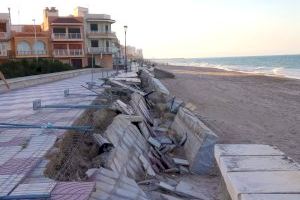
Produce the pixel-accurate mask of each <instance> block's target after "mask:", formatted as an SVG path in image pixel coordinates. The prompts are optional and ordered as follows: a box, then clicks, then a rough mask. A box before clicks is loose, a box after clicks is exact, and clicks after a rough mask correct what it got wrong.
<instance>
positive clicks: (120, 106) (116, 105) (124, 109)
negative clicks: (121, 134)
mask: <svg viewBox="0 0 300 200" xmlns="http://www.w3.org/2000/svg"><path fill="white" fill-rule="evenodd" d="M111 108H112V109H113V110H117V111H119V112H121V113H123V114H126V115H133V114H134V111H133V109H132V108H131V107H130V106H129V105H127V104H126V103H124V102H123V101H121V100H119V99H118V100H116V101H115V102H113V103H112V105H111Z"/></svg>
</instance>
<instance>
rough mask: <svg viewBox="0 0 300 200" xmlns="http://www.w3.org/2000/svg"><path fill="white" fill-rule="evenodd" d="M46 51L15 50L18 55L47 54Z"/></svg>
mask: <svg viewBox="0 0 300 200" xmlns="http://www.w3.org/2000/svg"><path fill="white" fill-rule="evenodd" d="M47 54H48V52H47V51H46V50H38V51H23V50H17V55H18V56H34V55H47Z"/></svg>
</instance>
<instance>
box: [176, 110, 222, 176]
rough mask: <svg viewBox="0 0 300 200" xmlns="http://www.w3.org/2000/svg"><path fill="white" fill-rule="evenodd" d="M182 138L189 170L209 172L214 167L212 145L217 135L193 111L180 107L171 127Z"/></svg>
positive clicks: (199, 172) (200, 172)
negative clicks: (184, 140)
mask: <svg viewBox="0 0 300 200" xmlns="http://www.w3.org/2000/svg"><path fill="white" fill-rule="evenodd" d="M171 128H172V129H173V130H174V131H175V132H176V133H177V134H178V135H179V136H181V137H182V138H184V137H186V142H185V143H184V150H185V154H186V156H187V159H188V161H189V163H190V170H191V172H193V173H197V174H209V173H211V172H212V171H213V169H214V162H215V160H214V145H215V144H216V142H217V140H218V136H217V135H216V134H215V133H214V132H213V131H211V130H210V129H209V128H208V127H207V126H206V125H204V123H203V122H201V121H200V120H199V119H198V118H197V117H196V115H195V114H194V113H192V112H191V111H189V110H187V109H185V108H183V107H181V108H180V109H179V111H178V113H177V115H176V117H175V120H174V122H173V124H172V127H171Z"/></svg>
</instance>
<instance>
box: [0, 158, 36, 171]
mask: <svg viewBox="0 0 300 200" xmlns="http://www.w3.org/2000/svg"><path fill="white" fill-rule="evenodd" d="M39 161H40V158H26V159H22V158H12V159H10V160H8V161H7V162H5V163H4V164H3V165H1V166H0V175H13V174H27V173H28V172H30V171H31V170H33V168H34V167H36V165H37V164H38V162H39Z"/></svg>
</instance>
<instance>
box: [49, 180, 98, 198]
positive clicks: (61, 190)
mask: <svg viewBox="0 0 300 200" xmlns="http://www.w3.org/2000/svg"><path fill="white" fill-rule="evenodd" d="M94 187H95V183H94V182H59V183H57V185H56V186H55V188H54V190H53V191H52V193H51V195H58V194H63V195H65V194H69V195H72V194H90V193H91V192H92V191H93V189H94Z"/></svg>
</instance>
